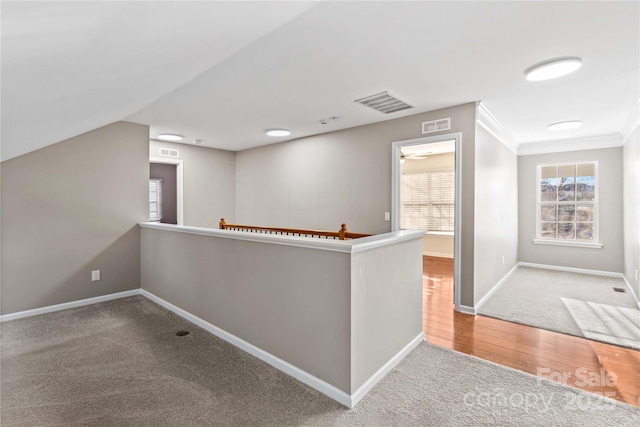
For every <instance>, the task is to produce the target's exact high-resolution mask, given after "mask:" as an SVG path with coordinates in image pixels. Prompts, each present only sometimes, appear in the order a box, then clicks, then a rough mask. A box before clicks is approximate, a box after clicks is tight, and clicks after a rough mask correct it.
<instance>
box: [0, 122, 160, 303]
mask: <svg viewBox="0 0 640 427" xmlns="http://www.w3.org/2000/svg"><path fill="white" fill-rule="evenodd" d="M148 141H149V129H148V127H147V126H142V125H138V124H133V123H127V122H118V123H114V124H111V125H108V126H105V127H102V128H99V129H96V130H94V131H91V132H88V133H86V134H83V135H80V136H77V137H75V138H72V139H69V140H66V141H63V142H60V143H58V144H55V145H51V146H49V147H46V148H43V149H40V150H37V151H34V152H31V153H29V154H25V155H23V156H20V157H16V158H13V159H11V160H7V161H5V162H3V163H2V308H1V312H2V314H8V313H13V312H18V311H23V310H28V309H33V308H38V307H43V306H48V305H54V304H60V303H64V302H70V301H75V300H80V299H84V298H90V297H95V296H100V295H106V294H110V293H114V292H119V291H125V290H130V289H136V288H139V287H140V256H139V253H140V244H139V230H138V225H137V224H138V222H139V221H146V220H148V216H149V213H148V182H149V181H148V180H149V163H148ZM97 269H100V270H101V272H102V280H100V281H98V282H91V270H97Z"/></svg>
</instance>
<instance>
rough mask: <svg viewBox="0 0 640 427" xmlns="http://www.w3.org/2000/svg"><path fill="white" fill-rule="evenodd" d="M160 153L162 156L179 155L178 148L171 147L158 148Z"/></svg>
mask: <svg viewBox="0 0 640 427" xmlns="http://www.w3.org/2000/svg"><path fill="white" fill-rule="evenodd" d="M160 155H161V156H162V157H180V153H179V152H178V150H174V149H173V148H160Z"/></svg>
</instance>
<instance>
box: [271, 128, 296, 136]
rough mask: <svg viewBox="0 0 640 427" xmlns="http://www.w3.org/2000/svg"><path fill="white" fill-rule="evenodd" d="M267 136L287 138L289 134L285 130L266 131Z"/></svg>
mask: <svg viewBox="0 0 640 427" xmlns="http://www.w3.org/2000/svg"><path fill="white" fill-rule="evenodd" d="M267 135H269V136H289V135H291V132H290V131H288V130H286V129H269V130H268V131H267Z"/></svg>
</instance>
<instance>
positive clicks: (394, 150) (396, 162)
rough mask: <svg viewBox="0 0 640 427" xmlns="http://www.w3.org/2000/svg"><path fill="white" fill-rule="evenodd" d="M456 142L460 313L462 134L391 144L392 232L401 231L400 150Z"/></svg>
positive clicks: (456, 261) (455, 256)
mask: <svg viewBox="0 0 640 427" xmlns="http://www.w3.org/2000/svg"><path fill="white" fill-rule="evenodd" d="M444 141H455V150H456V151H455V193H456V194H455V209H454V224H455V232H454V233H453V290H454V292H453V303H454V306H455V310H456V311H460V249H461V246H460V237H461V236H460V218H461V213H462V211H461V206H460V205H461V204H460V198H461V192H460V182H461V180H460V176H461V174H462V168H461V167H460V164H461V162H460V159H461V157H462V156H461V153H462V152H461V145H462V133H461V132H456V133H448V134H445V135H436V136H427V137H421V138H416V139H408V140H405V141H395V142H393V143H392V144H391V231H398V230H400V149H401V148H402V147H406V146H409V145H422V144H432V143H435V142H444Z"/></svg>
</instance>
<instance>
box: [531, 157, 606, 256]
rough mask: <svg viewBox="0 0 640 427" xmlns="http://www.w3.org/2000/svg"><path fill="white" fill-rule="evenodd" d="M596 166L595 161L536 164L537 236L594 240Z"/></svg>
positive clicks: (596, 201) (551, 239) (595, 224)
mask: <svg viewBox="0 0 640 427" xmlns="http://www.w3.org/2000/svg"><path fill="white" fill-rule="evenodd" d="M597 169H598V164H597V163H596V162H591V163H573V164H557V165H540V166H538V191H537V193H538V203H537V223H538V225H537V229H538V230H537V237H538V239H541V240H543V241H545V240H547V241H555V242H566V243H578V244H580V243H589V242H597V241H598V228H597V225H598V188H597ZM534 242H535V243H541V242H540V241H538V242H536V241H534Z"/></svg>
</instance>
